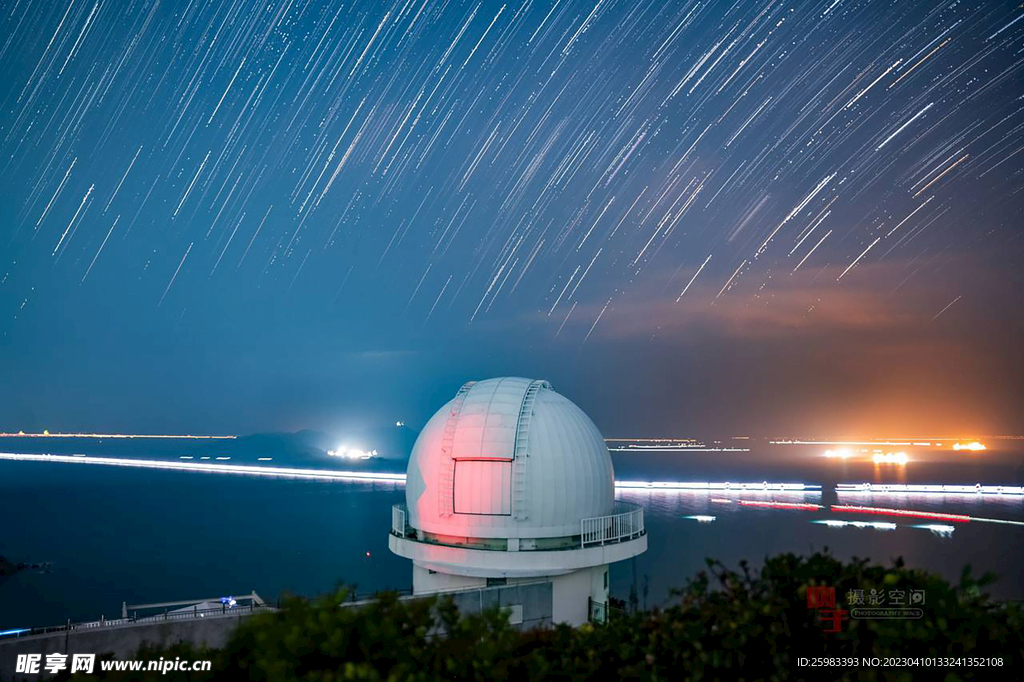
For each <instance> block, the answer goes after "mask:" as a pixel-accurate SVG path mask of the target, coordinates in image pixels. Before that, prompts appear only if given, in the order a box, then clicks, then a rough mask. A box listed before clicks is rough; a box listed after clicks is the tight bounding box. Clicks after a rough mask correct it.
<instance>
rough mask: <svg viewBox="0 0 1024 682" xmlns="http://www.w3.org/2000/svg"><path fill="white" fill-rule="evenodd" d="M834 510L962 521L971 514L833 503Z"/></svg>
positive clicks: (965, 520) (969, 518)
mask: <svg viewBox="0 0 1024 682" xmlns="http://www.w3.org/2000/svg"><path fill="white" fill-rule="evenodd" d="M832 511H834V512H854V513H858V514H882V515H885V516H913V517H917V518H922V519H941V520H943V521H960V522H961V523H967V522H969V521H970V520H971V517H970V516H964V515H963V514H942V513H939V512H926V511H911V510H909V509H887V508H885V507H857V506H854V505H849V504H833V505H832Z"/></svg>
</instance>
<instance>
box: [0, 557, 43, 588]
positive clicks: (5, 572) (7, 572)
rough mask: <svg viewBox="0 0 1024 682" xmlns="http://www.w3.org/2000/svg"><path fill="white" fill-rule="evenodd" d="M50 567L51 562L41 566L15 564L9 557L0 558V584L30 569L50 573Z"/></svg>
mask: <svg viewBox="0 0 1024 682" xmlns="http://www.w3.org/2000/svg"><path fill="white" fill-rule="evenodd" d="M50 565H51V564H50V563H49V562H44V563H41V564H22V563H14V562H13V561H11V560H10V559H8V558H7V557H5V556H0V584H3V583H4V582H5V581H6V580H7V579H8V578H10V577H11V576H13V575H14V574H16V573H19V572H21V571H24V570H28V569H32V570H38V571H41V572H44V573H48V572H49V569H50Z"/></svg>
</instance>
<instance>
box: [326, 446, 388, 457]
mask: <svg viewBox="0 0 1024 682" xmlns="http://www.w3.org/2000/svg"><path fill="white" fill-rule="evenodd" d="M327 454H328V455H329V456H331V457H340V458H342V459H370V458H371V457H376V456H377V451H376V450H360V449H358V448H350V447H348V446H347V445H342V446H341V447H339V448H338V449H337V450H328V451H327Z"/></svg>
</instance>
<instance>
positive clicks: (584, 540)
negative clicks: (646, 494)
mask: <svg viewBox="0 0 1024 682" xmlns="http://www.w3.org/2000/svg"><path fill="white" fill-rule="evenodd" d="M615 506H616V507H617V508H619V509H622V510H624V511H620V512H619V513H616V514H608V515H607V516H592V517H590V518H589V519H583V520H581V521H580V547H590V546H592V545H604V544H607V543H609V542H621V541H623V540H631V539H633V538H635V537H639V536H641V535H643V534H644V509H643V507H641V506H640V505H638V504H632V503H629V502H616V505H615Z"/></svg>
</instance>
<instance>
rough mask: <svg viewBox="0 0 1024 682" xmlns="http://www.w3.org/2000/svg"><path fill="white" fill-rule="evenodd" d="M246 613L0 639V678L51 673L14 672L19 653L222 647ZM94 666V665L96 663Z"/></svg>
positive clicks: (123, 654)
mask: <svg viewBox="0 0 1024 682" xmlns="http://www.w3.org/2000/svg"><path fill="white" fill-rule="evenodd" d="M248 615H249V614H241V615H237V616H236V615H232V616H216V617H210V618H197V619H189V620H177V621H174V620H172V621H164V622H156V623H136V624H133V625H121V626H114V627H104V628H90V629H88V630H71V631H67V632H56V633H52V634H46V635H34V636H30V637H19V638H18V639H12V640H5V641H0V682H12V681H13V680H18V681H19V682H21V681H22V680H39V679H46V678H48V677H51V675H48V674H46V673H42V674H39V675H18V676H15V673H14V670H15V665H16V663H17V659H18V655H19V654H42V655H43V658H42V662H43V663H45V662H46V655H47V654H68V663H69V665H70V661H71V654H96V655H97V658H99V656H101V655H103V654H113V655H114V658H116V659H134V658H135V654H136V652H138V650H139V649H140V648H142V647H143V646H160V647H166V646H171V645H173V644H177V643H179V642H188V643H190V644H193V645H195V646H199V647H201V646H207V647H211V648H216V647H222V646H224V645H225V644H227V641H228V638H229V637H230V636H231V633H232V632H234V631H235V628H237V627H238V624H239V623H240V622H241V621H242V618H245V617H246V616H248ZM96 667H97V669H98V668H99V664H97V666H96ZM40 670H42V666H40Z"/></svg>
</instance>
